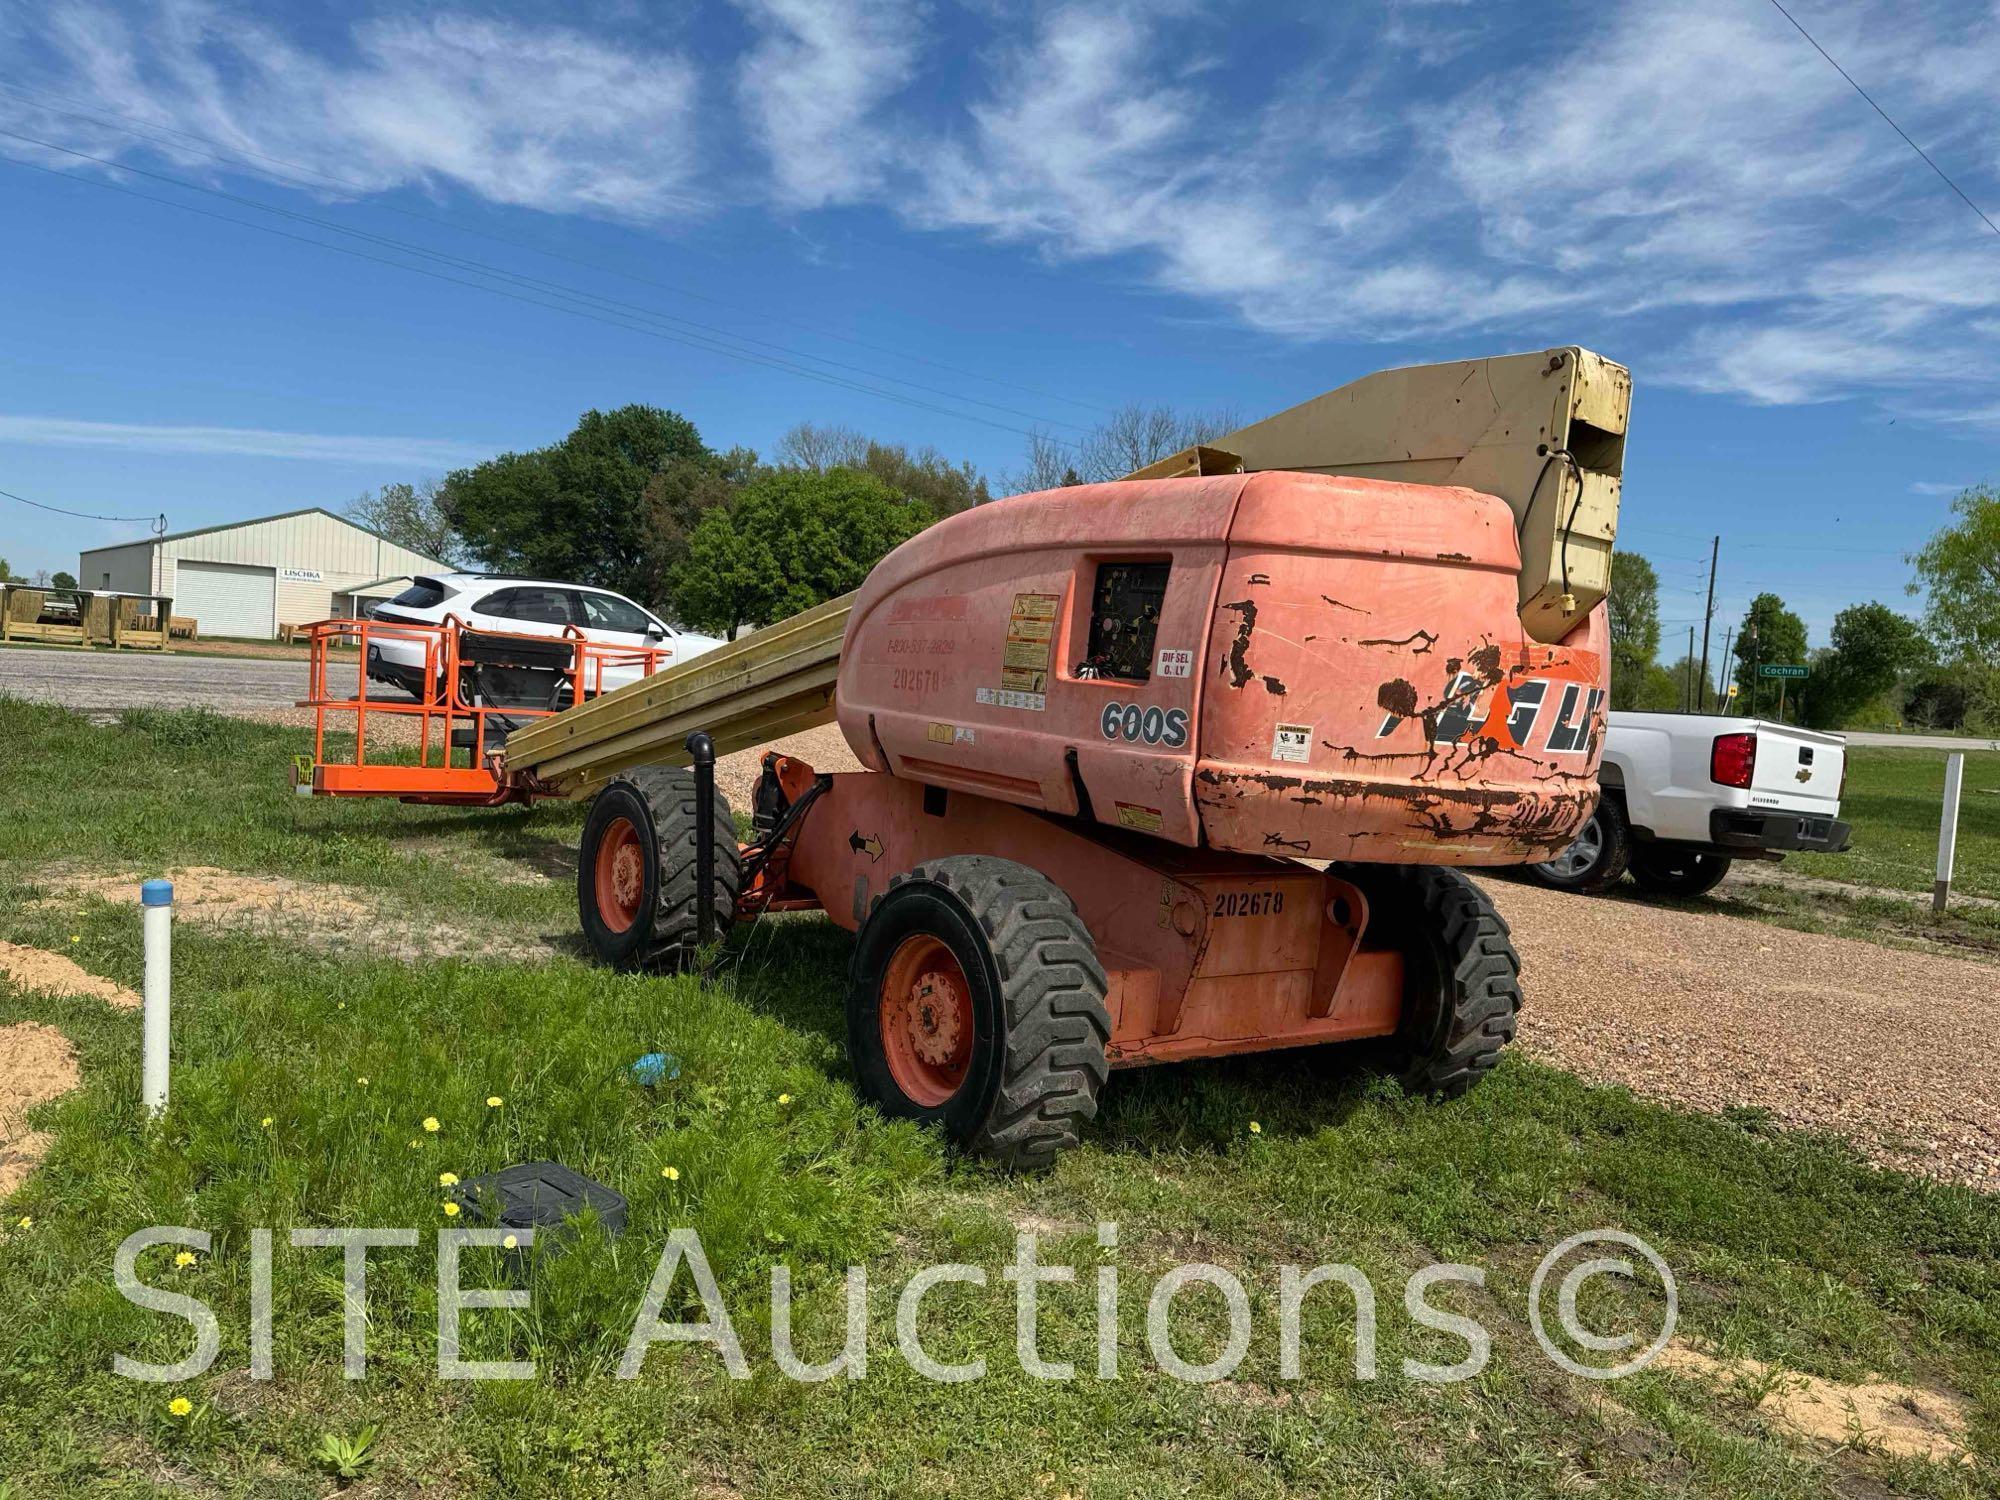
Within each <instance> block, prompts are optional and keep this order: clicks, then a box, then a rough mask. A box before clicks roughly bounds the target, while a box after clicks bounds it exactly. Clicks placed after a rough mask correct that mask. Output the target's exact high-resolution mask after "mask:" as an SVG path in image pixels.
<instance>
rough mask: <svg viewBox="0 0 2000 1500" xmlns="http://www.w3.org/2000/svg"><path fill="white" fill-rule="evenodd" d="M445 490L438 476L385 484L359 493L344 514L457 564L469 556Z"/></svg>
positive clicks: (402, 543)
mask: <svg viewBox="0 0 2000 1500" xmlns="http://www.w3.org/2000/svg"><path fill="white" fill-rule="evenodd" d="M443 493H444V486H443V485H441V484H440V483H439V482H438V481H437V480H435V479H424V480H419V481H418V482H417V483H415V484H405V483H401V482H398V483H396V484H385V485H383V486H382V488H381V489H379V490H377V491H375V492H374V493H373V494H362V495H357V496H356V497H355V498H354V500H353V501H352V503H350V504H349V505H348V507H347V509H346V510H345V511H344V512H342V514H344V515H345V516H346V517H347V519H348V520H350V521H352V522H353V523H354V524H355V525H356V526H365V527H367V528H368V530H370V531H373V532H375V533H377V534H378V535H381V536H385V537H387V538H388V539H389V540H390V541H392V542H394V543H395V544H396V545H397V546H398V547H408V548H409V549H410V550H411V551H412V552H420V553H422V554H423V555H424V556H425V557H434V558H436V559H437V560H438V561H439V562H441V563H449V564H452V565H454V566H455V565H457V564H459V563H462V562H464V561H465V560H466V545H465V538H464V537H462V536H460V535H459V534H458V532H457V530H456V529H455V528H454V527H453V526H452V524H451V518H450V517H449V516H448V515H446V514H445V509H444V499H443Z"/></svg>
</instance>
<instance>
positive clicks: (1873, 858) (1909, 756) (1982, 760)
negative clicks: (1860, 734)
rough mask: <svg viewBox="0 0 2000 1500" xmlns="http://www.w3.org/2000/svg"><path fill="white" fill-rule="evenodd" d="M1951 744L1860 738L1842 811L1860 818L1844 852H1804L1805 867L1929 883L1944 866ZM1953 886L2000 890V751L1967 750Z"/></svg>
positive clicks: (1997, 893) (1905, 883)
mask: <svg viewBox="0 0 2000 1500" xmlns="http://www.w3.org/2000/svg"><path fill="white" fill-rule="evenodd" d="M1945 758H1946V757H1945V752H1944V751H1942V750H1887V749H1877V748H1875V747H1873V746H1856V747H1853V748H1850V749H1849V750H1848V752H1847V790H1846V793H1845V794H1844V795H1843V796H1842V798H1841V804H1840V806H1841V814H1840V815H1841V817H1842V818H1844V819H1845V820H1846V821H1847V822H1849V823H1851V824H1853V826H1854V841H1853V847H1852V848H1851V850H1850V851H1849V852H1848V853H1845V854H1815V855H1811V856H1806V855H1800V856H1798V857H1797V858H1795V859H1793V860H1791V861H1789V862H1788V864H1789V867H1790V868H1793V869H1796V870H1797V871H1798V872H1799V873H1800V874H1803V875H1814V876H1818V877H1820V878H1821V879H1825V880H1845V881H1852V882H1854V883H1855V884H1857V885H1876V886H1885V887H1887V888H1889V889H1892V890H1900V891H1928V890H1929V889H1930V888H1931V881H1932V879H1933V876H1934V874H1935V872H1936V869H1937V841H1938V818H1939V812H1940V809H1941V807H1942V805H1943V801H1944V767H1945ZM1952 888H1953V889H1954V890H1955V891H1962V892H1964V893H1966V894H1967V895H1973V896H1989V897H2000V753H1996V752H1993V751H1986V750H1974V751H1970V752H1967V754H1966V757H1965V780H1964V787H1963V790H1962V792H1961V795H1960V799H1959V814H1958V856H1957V866H1956V869H1955V871H1954V875H1953V882H1952Z"/></svg>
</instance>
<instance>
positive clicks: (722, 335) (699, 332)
mask: <svg viewBox="0 0 2000 1500" xmlns="http://www.w3.org/2000/svg"><path fill="white" fill-rule="evenodd" d="M0 136H4V137H7V138H8V139H11V140H17V141H24V142H26V143H27V144H29V145H31V146H38V147H41V148H42V149H44V150H48V151H55V152H58V153H60V154H62V155H64V156H72V157H75V158H77V159H78V160H81V161H87V162H93V163H95V164H97V165H98V166H103V167H109V168H111V169H112V170H113V171H117V172H126V173H130V174H131V175H133V176H135V177H144V178H148V179H150V180H152V181H154V182H160V183H165V184H166V185H167V186H169V187H173V188H179V189H181V190H183V191H186V192H193V193H202V194H205V195H206V196H208V197H211V198H220V199H222V200H223V201H224V202H227V203H235V204H239V205H241V206H243V207H245V208H248V209H251V210H253V211H255V212H258V213H265V214H270V215H273V216H275V217H277V218H281V219H290V220H293V221H294V222H297V223H301V224H309V225H311V226H313V227H314V228H316V229H322V230H325V231H327V232H329V233H332V234H337V235H345V236H347V237H348V238H350V239H357V240H362V241H366V242H368V243H371V244H375V245H380V246H382V247H384V248H386V249H390V250H394V251H397V252H399V253H401V254H404V255H411V256H416V257H419V258H421V259H424V260H429V261H435V262H437V263H439V264H441V265H447V266H450V267H452V268H454V269H456V270H461V271H466V272H469V273H471V274H473V275H478V276H490V277H494V278H496V279H498V280H502V281H507V282H512V283H513V284H515V285H517V286H523V287H528V288H531V289H533V290H535V291H541V292H546V293H548V294H550V295H553V296H556V297H560V298H562V299H564V300H565V301H575V302H581V303H585V304H596V305H597V306H598V307H600V308H604V309H609V310H612V311H614V312H616V313H619V314H622V315H626V316H631V317H637V318H641V319H644V320H647V321H649V322H660V323H665V324H670V325H675V326H676V327H677V328H678V329H680V330H685V331H688V332H691V333H692V334H693V335H694V336H695V337H697V338H700V339H702V340H704V341H706V342H705V343H704V344H702V345H698V346H697V347H704V348H707V349H709V350H710V351H711V352H717V353H723V354H728V355H731V356H733V357H736V358H754V359H758V360H759V361H760V362H763V363H767V364H769V363H771V361H769V360H767V359H764V357H763V356H756V355H749V354H745V353H744V352H743V351H741V350H738V349H734V348H731V347H729V345H731V344H741V345H748V346H754V347H756V348H762V349H769V350H772V351H774V352H775V353H776V354H777V355H779V356H784V357H786V358H788V359H808V360H812V361H813V362H814V363H816V364H822V365H826V366H828V367H829V368H831V369H836V370H846V371H849V372H851V373H853V374H857V375H863V376H866V377H868V378H869V379H871V380H885V381H888V382H889V383H890V384H892V385H900V386H905V387H907V388H909V389H911V390H915V391H922V392H925V393H926V394H929V395H933V396H937V397H940V398H941V399H944V400H948V401H959V402H964V403H966V404H969V405H973V406H983V407H986V408H988V409H990V410H993V411H998V412H1001V413H1003V414H1005V415H1008V416H1016V417H1022V418H1025V419H1026V420H1028V421H1031V422H1049V421H1051V420H1053V419H1050V418H1046V417H1042V416H1039V415H1038V414H1037V413H1034V412H1029V411H1022V410H1020V409H1018V408H1016V407H1011V406H1002V405H1000V404H999V403H997V402H993V401H986V400H983V399H981V398H980V397H977V396H962V395H959V394H958V393H957V392H954V391H947V390H942V389H940V388H938V387H936V386H930V385H925V384H923V383H922V382H920V381H914V380H904V379H902V378H901V377H899V376H895V375H886V374H883V373H881V372H880V371H875V370H868V369H863V368H861V367H858V366H855V365H849V364H843V363H842V362H841V361H839V360H833V359H827V358H825V357H824V356H821V355H816V354H806V353H804V352H802V351H799V350H796V349H789V348H786V347H785V346H784V345H782V344H773V343H770V342H768V341H766V340H764V339H754V338H748V337H745V336H743V335H740V334H733V333H730V332H729V331H728V330H726V329H721V328H716V327H715V326H713V325H712V324H706V323H697V322H694V321H693V320H691V319H688V318H681V317H676V316H675V315H673V314H671V313H662V312H658V311H656V310H654V309H652V308H647V307H642V306H639V305H638V304H635V303H630V302H621V301H620V300H618V299H617V298H614V297H605V296H601V295H599V294H598V293H595V292H590V291H584V290H580V289H578V288H575V287H570V286H565V285H564V284H562V283H561V282H554V281H545V280H543V279H542V278H540V277H536V276H524V275H522V274H520V273H519V272H515V271H509V270H507V269H505V268H504V267H500V266H494V265H491V264H488V263H487V262H484V261H478V260H473V259H471V258H469V257H465V256H458V255H451V254H448V253H446V252H444V251H441V250H432V249H430V248H429V247H428V246H424V245H419V244H415V243H413V242H411V241H408V240H399V239H396V238H394V237H393V236H390V235H381V234H374V233H371V232H369V231H367V230H363V229H350V228H348V227H347V226H346V225H343V224H338V223H335V222H334V221H332V220H330V219H322V218H319V217H317V216H315V215H313V214H307V213H301V212H299V211H297V210H296V209H289V208H284V207H281V206H279V205H277V204H271V203H263V202H260V201H259V200H257V199H255V198H246V197H244V196H242V195H241V194H238V193H231V192H227V191H225V190H224V189H221V188H214V187H208V186H206V185H204V184H202V183H198V182H189V181H187V180H186V179H185V178H180V177H174V176H170V175H169V174H167V173H165V172H154V171H150V170H148V169H146V168H144V167H134V166H130V165H128V164H126V163H124V162H119V161H114V160H112V159H111V158H110V157H104V156H97V155H93V154H92V153H91V152H88V151H78V150H76V149H74V148H73V147H69V146H63V145H59V144H57V143H56V142H54V141H47V140H43V139H41V138H40V137H38V136H31V135H25V134H22V133H21V132H19V131H13V130H4V129H0ZM10 159H11V158H10ZM58 175H61V176H71V175H72V174H70V173H60V174H58ZM76 180H78V181H84V182H88V181H91V179H89V178H77V179H76ZM137 196H139V197H145V196H146V195H145V194H143V193H142V194H138V195H137ZM155 201H171V200H155ZM176 206H185V205H176ZM226 222H231V223H239V224H240V223H242V222H243V221H242V220H226ZM308 243H318V244H322V245H324V244H325V242H324V241H308ZM326 248H328V249H339V248H341V247H339V246H333V245H327V246H326ZM404 269H406V270H415V269H418V268H416V267H404ZM489 290H491V289H490V288H489ZM724 340H726V341H728V342H727V343H719V342H718V341H724ZM682 341H683V342H685V340H682ZM776 367H779V368H786V369H789V370H791V372H792V373H795V374H801V375H806V376H808V377H809V378H818V379H833V378H835V377H827V376H823V375H820V374H819V372H816V371H809V370H805V369H802V368H800V367H798V366H796V365H790V364H780V365H778V366H776ZM842 383H843V384H846V385H848V386H849V388H850V389H855V390H867V391H869V393H870V394H874V395H878V396H884V397H887V398H888V399H891V400H895V399H901V398H898V397H896V396H895V395H894V393H893V392H887V391H880V390H876V389H874V388H873V387H867V386H861V385H857V384H855V383H853V382H842ZM906 404H908V403H906ZM929 409H930V410H933V411H945V410H946V409H945V408H940V407H930V408H929ZM946 414H947V415H955V416H962V417H964V418H965V419H966V420H968V421H979V420H982V419H981V418H978V417H974V416H972V415H971V414H970V413H965V412H950V411H947V412H946ZM988 425H1002V424H993V423H989V424H988ZM1055 425H1057V426H1064V427H1075V426H1077V425H1078V424H1076V423H1073V422H1056V423H1055ZM1005 430H1007V431H1013V432H1023V431H1024V429H1021V428H1016V427H1009V428H1006V429H1005ZM1056 441H1059V442H1060V441H1062V440H1061V439H1057V440H1056ZM1066 446H1074V445H1073V444H1068V445H1066Z"/></svg>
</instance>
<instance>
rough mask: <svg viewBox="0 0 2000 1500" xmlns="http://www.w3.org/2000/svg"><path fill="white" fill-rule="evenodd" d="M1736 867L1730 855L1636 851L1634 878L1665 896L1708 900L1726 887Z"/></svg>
mask: <svg viewBox="0 0 2000 1500" xmlns="http://www.w3.org/2000/svg"><path fill="white" fill-rule="evenodd" d="M1732 863H1734V861H1732V860H1731V859H1729V858H1728V857H1727V856H1726V855H1721V854H1701V853H1698V852H1696V851H1694V850H1691V849H1647V848H1641V849H1635V850H1634V851H1633V852H1632V878H1633V879H1634V880H1636V881H1637V882H1638V883H1639V884H1640V886H1641V887H1643V888H1644V889H1646V890H1649V891H1653V892H1655V893H1657V894H1659V895H1662V896H1705V895H1707V894H1708V893H1709V892H1710V891H1712V890H1714V889H1715V888H1716V887H1717V886H1718V885H1720V884H1722V877H1723V876H1725V875H1727V874H1728V873H1729V867H1730V865H1731V864H1732Z"/></svg>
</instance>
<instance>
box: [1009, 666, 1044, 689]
mask: <svg viewBox="0 0 2000 1500" xmlns="http://www.w3.org/2000/svg"><path fill="white" fill-rule="evenodd" d="M1000 686H1001V687H1002V688H1003V689H1005V690H1006V691H1007V692H1010V693H1046V692H1047V691H1048V690H1049V669H1048V667H1047V666H1046V665H1043V666H1039V667H1014V666H1007V667H1002V668H1001V669H1000Z"/></svg>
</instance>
